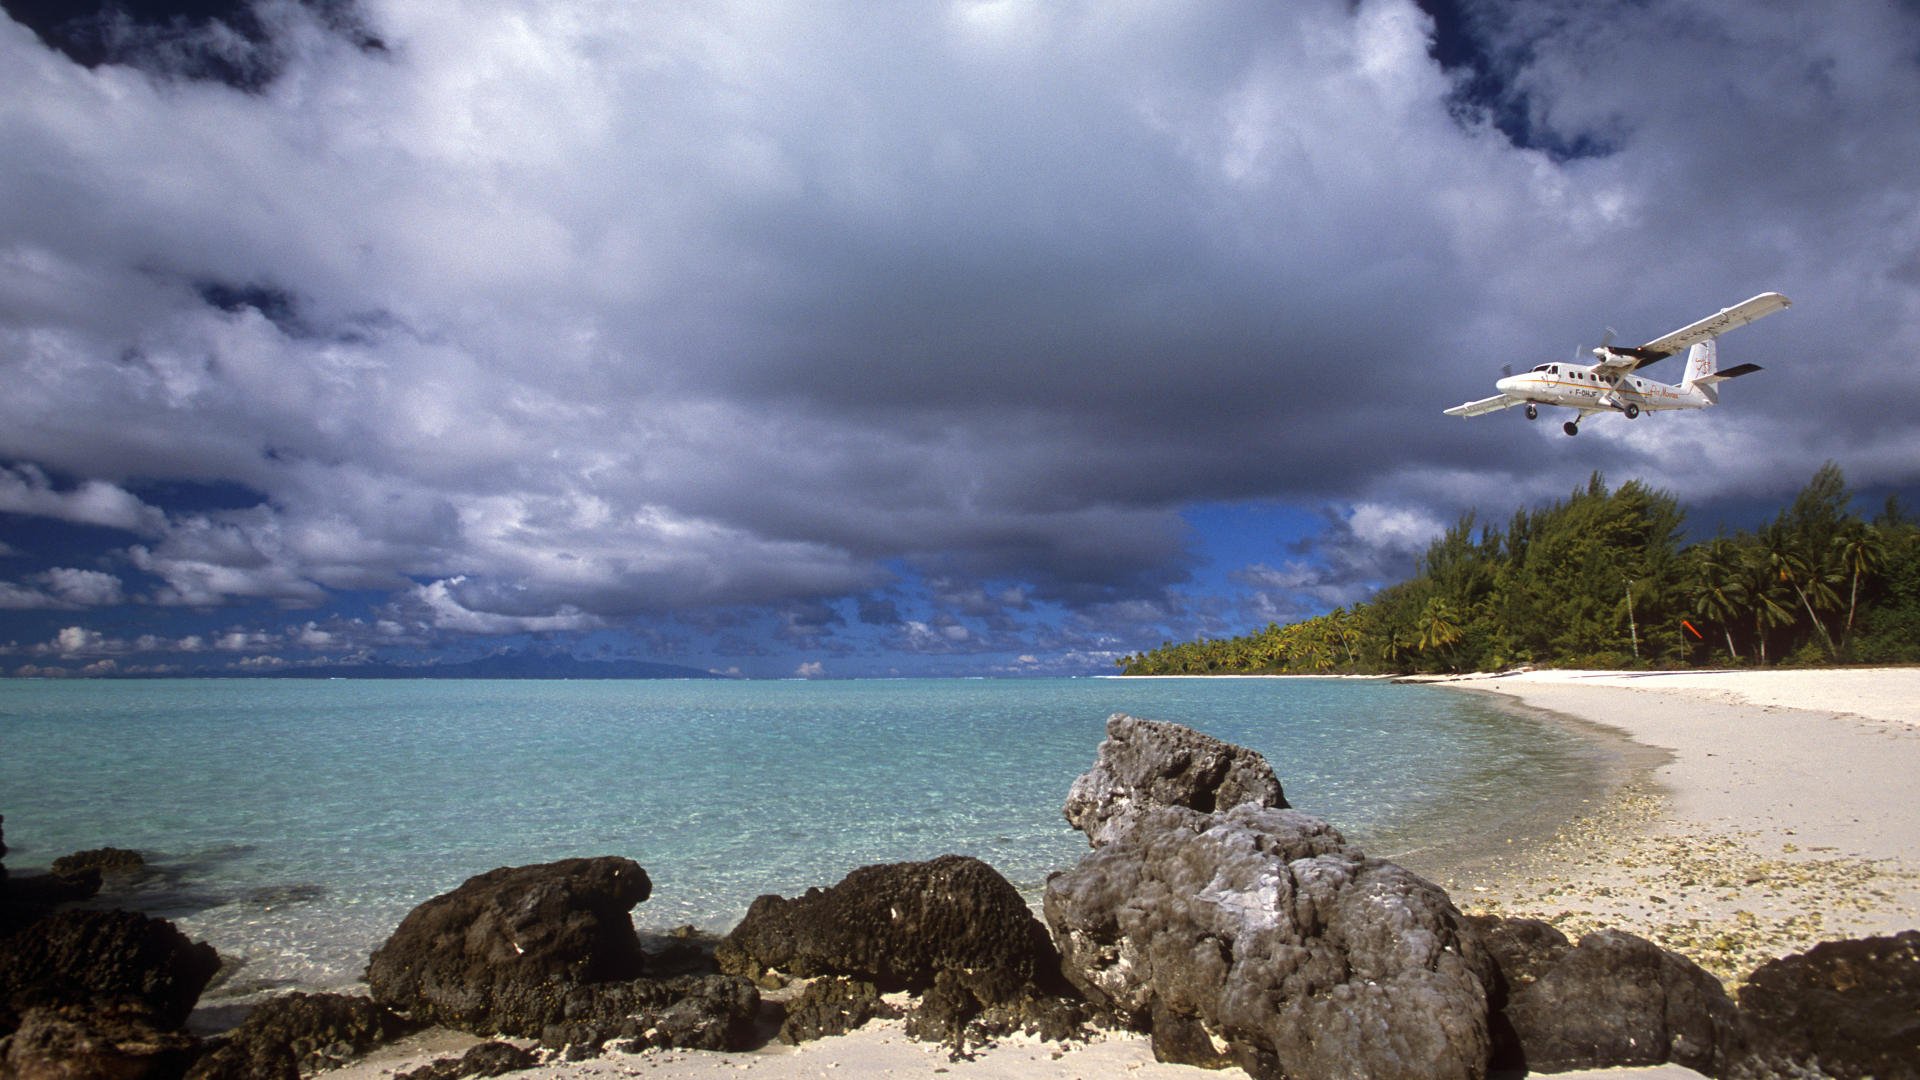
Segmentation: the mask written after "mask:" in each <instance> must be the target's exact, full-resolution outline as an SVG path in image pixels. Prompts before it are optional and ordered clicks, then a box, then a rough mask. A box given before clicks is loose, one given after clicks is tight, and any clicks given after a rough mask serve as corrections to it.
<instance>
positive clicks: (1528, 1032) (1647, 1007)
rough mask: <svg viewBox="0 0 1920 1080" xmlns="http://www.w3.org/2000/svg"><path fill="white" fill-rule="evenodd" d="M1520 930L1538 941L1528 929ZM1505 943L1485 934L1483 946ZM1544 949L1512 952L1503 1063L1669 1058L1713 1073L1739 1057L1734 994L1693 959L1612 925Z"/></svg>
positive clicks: (1559, 1066)
mask: <svg viewBox="0 0 1920 1080" xmlns="http://www.w3.org/2000/svg"><path fill="white" fill-rule="evenodd" d="M1523 936H1526V937H1528V938H1530V939H1531V940H1532V941H1534V942H1538V941H1539V940H1540V936H1539V935H1537V934H1536V933H1534V932H1533V931H1531V930H1527V931H1525V932H1524V934H1523ZM1562 940H1563V941H1564V939H1562ZM1510 941H1511V939H1509V940H1508V941H1507V942H1503V941H1502V939H1501V937H1500V936H1499V935H1494V936H1493V938H1492V941H1491V942H1490V948H1493V949H1494V950H1496V956H1499V955H1500V954H1499V952H1498V950H1500V949H1502V948H1504V947H1505V945H1506V944H1510ZM1553 952H1554V950H1553V949H1552V947H1551V946H1550V945H1549V946H1548V947H1547V948H1545V949H1543V950H1540V951H1539V952H1538V953H1528V954H1526V955H1524V956H1522V957H1519V958H1517V959H1516V962H1515V965H1514V971H1516V972H1519V973H1521V975H1522V978H1520V979H1516V978H1513V977H1512V976H1511V975H1510V976H1509V980H1510V984H1509V986H1508V990H1507V1001H1506V1008H1505V1011H1504V1014H1505V1017H1506V1019H1507V1021H1509V1022H1510V1023H1511V1025H1512V1032H1513V1037H1514V1038H1515V1039H1516V1040H1517V1042H1518V1051H1519V1060H1518V1061H1513V1062H1511V1063H1512V1064H1514V1065H1517V1066H1520V1067H1524V1068H1526V1069H1529V1070H1532V1071H1535V1072H1565V1071H1567V1070H1569V1069H1597V1068H1611V1067H1614V1066H1632V1065H1659V1064H1664V1063H1668V1062H1671V1063H1673V1064H1676V1065H1684V1066H1686V1067H1687V1068H1690V1069H1694V1070H1696V1071H1698V1072H1702V1073H1706V1074H1707V1075H1709V1076H1720V1075H1723V1074H1724V1073H1725V1071H1726V1069H1727V1067H1728V1065H1729V1064H1730V1063H1731V1062H1732V1061H1733V1060H1734V1059H1735V1058H1736V1057H1737V1056H1738V1054H1739V1050H1740V1026H1739V1019H1738V1016H1737V1013H1736V1010H1735V1007H1734V1004H1733V1001H1732V999H1730V998H1728V997H1727V994H1726V991H1725V990H1723V989H1721V986H1720V981H1719V980H1718V979H1715V978H1714V977H1713V976H1712V975H1710V974H1708V973H1707V972H1706V971H1704V970H1702V969H1701V968H1700V967H1699V965H1697V964H1695V963H1694V962H1693V961H1691V960H1688V959H1687V958H1685V957H1683V956H1681V955H1679V954H1678V953H1671V952H1667V951H1666V950H1664V949H1662V948H1660V947H1659V946H1658V945H1655V944H1654V943H1653V942H1651V941H1648V940H1646V939H1645V938H1642V937H1637V936H1635V935H1633V934H1629V933H1626V932H1625V931H1621V930H1601V931H1598V932H1596V933H1592V934H1588V935H1586V936H1585V937H1583V938H1581V939H1580V944H1579V945H1577V946H1575V947H1572V948H1563V949H1560V950H1558V952H1557V955H1549V954H1551V953H1553ZM1503 962H1504V961H1503ZM1528 974H1530V975H1531V976H1532V977H1531V979H1530V980H1525V981H1523V979H1524V977H1525V976H1526V975H1528ZM1502 1063H1503V1064H1505V1063H1508V1062H1506V1061H1503V1062H1502Z"/></svg>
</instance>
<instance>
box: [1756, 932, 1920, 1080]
mask: <svg viewBox="0 0 1920 1080" xmlns="http://www.w3.org/2000/svg"><path fill="white" fill-rule="evenodd" d="M1740 1013H1741V1018H1742V1020H1743V1021H1744V1023H1745V1025H1746V1030H1747V1041H1748V1044H1749V1046H1750V1048H1751V1049H1750V1056H1749V1057H1748V1058H1747V1059H1745V1060H1744V1061H1742V1062H1741V1063H1740V1064H1739V1065H1738V1066H1737V1067H1736V1068H1735V1069H1734V1072H1733V1075H1735V1076H1739V1077H1754V1078H1759V1077H1771V1076H1799V1075H1822V1076H1835V1077H1855V1076H1873V1077H1880V1078H1882V1080H1886V1078H1889V1077H1916V1076H1920V930H1908V931H1906V932H1904V933H1900V934H1897V935H1893V936H1890V937H1871V938H1863V939H1855V940H1848V941H1831V942H1823V943H1822V944H1819V945H1816V946H1814V947H1813V948H1811V949H1809V950H1807V951H1806V952H1804V953H1797V954H1795V955H1792V956H1788V957H1783V958H1781V959H1779V960H1774V961H1771V962H1769V963H1766V964H1763V965H1761V966H1760V967H1759V968H1758V969H1756V970H1755V971H1754V972H1753V974H1752V975H1751V976H1750V977H1749V978H1748V979H1747V982H1746V985H1744V986H1742V987H1741V988H1740Z"/></svg>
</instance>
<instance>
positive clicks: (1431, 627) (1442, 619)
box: [1416, 596, 1461, 666]
mask: <svg viewBox="0 0 1920 1080" xmlns="http://www.w3.org/2000/svg"><path fill="white" fill-rule="evenodd" d="M1416 629H1417V630H1418V631H1419V634H1420V638H1419V642H1418V645H1419V648H1420V651H1421V652H1430V651H1433V650H1436V649H1444V648H1446V647H1448V646H1450V645H1452V644H1453V643H1454V642H1456V641H1459V640H1460V637H1461V630H1460V615H1459V613H1458V612H1456V611H1455V610H1454V608H1453V605H1452V604H1451V603H1449V602H1448V601H1447V600H1446V599H1445V598H1444V597H1439V596H1435V597H1430V598H1429V599H1428V600H1427V606H1426V607H1425V608H1423V609H1421V611H1420V623H1419V626H1418V627H1416ZM1449 666H1451V665H1449Z"/></svg>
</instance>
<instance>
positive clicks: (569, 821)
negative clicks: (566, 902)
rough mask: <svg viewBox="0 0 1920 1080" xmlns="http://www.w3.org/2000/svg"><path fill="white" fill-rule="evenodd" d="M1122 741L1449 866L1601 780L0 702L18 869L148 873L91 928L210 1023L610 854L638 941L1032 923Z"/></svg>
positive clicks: (1175, 691) (1583, 757)
mask: <svg viewBox="0 0 1920 1080" xmlns="http://www.w3.org/2000/svg"><path fill="white" fill-rule="evenodd" d="M1113 712H1128V713H1132V714H1134V715H1136V716H1142V717H1148V718H1152V719H1159V720H1172V721H1177V722H1179V723H1183V724H1187V725H1189V726H1192V727H1195V728H1198V729H1199V730H1201V731H1204V732H1206V733H1208V734H1210V735H1214V736H1216V737H1219V738H1222V739H1226V740H1228V741H1230V742H1236V743H1240V744H1243V745H1246V746H1251V747H1253V748H1255V749H1257V750H1259V751H1261V752H1262V753H1263V754H1265V755H1266V756H1267V758H1268V760H1269V761H1270V762H1272V764H1273V766H1274V769H1275V771H1276V772H1277V773H1278V775H1279V776H1280V779H1281V782H1282V784H1283V785H1284V787H1285V789H1286V794H1287V798H1288V800H1289V801H1290V802H1291V803H1292V804H1293V805H1294V806H1296V807H1299V808H1301V809H1303V810H1307V811H1309V812H1312V813H1315V814H1318V815H1320V816H1322V817H1324V818H1326V819H1327V820H1329V821H1331V822H1332V823H1334V824H1335V825H1336V826H1337V827H1339V828H1340V829H1341V830H1342V831H1343V832H1344V833H1345V834H1346V835H1347V837H1348V838H1349V839H1350V840H1352V841H1354V842H1356V843H1359V844H1360V845H1362V846H1363V847H1365V848H1366V849H1367V850H1368V851H1369V852H1370V853H1373V854H1379V855H1384V856H1388V857H1393V856H1395V855H1399V854H1402V853H1408V852H1422V851H1432V850H1435V849H1443V848H1445V847H1446V846H1447V845H1448V844H1450V843H1455V842H1456V841H1458V840H1459V839H1460V838H1462V837H1464V836H1470V835H1472V834H1473V833H1474V832H1475V831H1476V830H1484V829H1486V828H1487V827H1488V826H1487V825H1486V822H1487V820H1488V819H1489V815H1492V814H1494V813H1495V812H1496V811H1498V810H1502V809H1510V808H1511V807H1512V806H1513V805H1514V804H1515V799H1516V793H1526V792H1538V791H1545V790H1551V789H1564V788H1566V787H1567V786H1568V785H1572V784H1578V783H1580V782H1581V781H1582V778H1583V777H1588V776H1590V775H1591V774H1592V772H1593V770H1594V768H1595V763H1594V760H1593V756H1594V754H1595V753H1596V751H1595V750H1594V749H1593V747H1592V745H1591V744H1589V743H1587V742H1586V741H1585V740H1583V739H1582V738H1581V737H1579V736H1578V735H1576V734H1573V733H1571V732H1568V731H1566V730H1564V729H1562V728H1560V727H1557V726H1554V725H1548V724H1542V723H1540V722H1538V721H1536V720H1533V719H1529V718H1528V717H1526V716H1524V715H1520V714H1516V713H1513V712H1508V711H1503V710H1502V709H1501V708H1500V707H1499V706H1497V705H1496V704H1494V703H1493V702H1491V701H1490V700H1487V699H1483V698H1481V697H1479V696H1477V695H1468V694H1461V693H1456V692H1452V691H1448V690H1443V689H1438V688H1433V687H1423V686H1409V685H1400V684H1393V683H1387V682H1381V681H1367V680H1323V679H1008V680H958V679H942V680H902V681H845V682H841V681H816V682H746V681H712V682H708V681H684V682H683V681H608V682H595V681H578V682H569V681H499V682H492V681H343V680H332V681H309V680H238V679H235V680H152V681H139V680H82V681H38V680H17V679H16V680H3V681H0V748H3V749H0V814H3V815H5V834H6V843H7V845H8V847H9V848H10V849H11V850H10V852H9V854H8V855H7V857H6V863H7V866H8V867H9V868H10V869H11V870H13V871H14V872H15V873H19V872H22V871H29V870H32V869H35V868H43V867H45V866H46V865H47V864H48V863H50V862H51V861H52V860H53V859H54V858H56V857H57V856H59V855H62V854H66V853H68V852H72V851H77V850H82V849H86V848H94V847H102V846H114V847H127V848H134V849H137V850H139V851H141V852H142V853H144V854H146V855H147V857H148V859H149V860H150V862H151V863H153V864H154V866H155V867H156V868H157V869H158V871H159V873H158V875H157V876H155V877H152V878H150V879H148V880H146V881H144V882H141V883H138V884H135V885H131V886H122V887H119V889H118V891H117V892H110V893H109V894H108V895H106V896H105V897H104V898H103V902H105V903H113V904H117V905H122V906H137V907H141V908H143V909H144V910H148V911H150V912H152V913H155V914H159V915H164V916H166V917H168V918H171V919H173V920H174V921H175V922H176V923H178V924H179V925H180V926H181V927H182V928H183V929H184V930H186V931H187V932H188V933H189V934H191V935H192V936H194V937H196V938H200V939H204V940H207V941H210V942H212V943H213V944H214V945H215V946H216V947H217V948H218V949H219V950H220V952H221V954H222V955H223V956H225V957H228V958H229V959H230V960H231V961H236V962H235V963H233V964H232V965H231V972H230V974H228V975H226V976H224V977H223V982H222V983H221V984H219V985H218V986H217V987H216V988H215V989H214V990H213V991H210V995H209V996H210V997H212V998H218V997H220V996H221V995H226V996H228V997H240V996H244V995H248V994H253V993H258V992H261V991H264V990H271V989H278V988H283V987H299V988H304V989H313V988H338V987H343V986H347V985H350V984H352V983H354V982H355V981H357V980H358V978H359V975H360V972H361V970H362V969H363V968H364V966H365V963H366V958H367V954H368V953H369V952H370V951H371V950H372V949H373V948H374V947H375V946H377V945H378V944H379V943H380V942H381V941H383V940H385V938H386V935H387V934H388V933H390V932H391V931H392V929H393V927H394V926H395V925H397V924H398V922H399V921H400V919H401V918H402V917H403V916H404V915H405V914H406V913H407V911H409V910H410V909H411V908H412V907H413V906H414V905H416V904H418V903H420V902H421V901H423V900H425V899H427V898H428V897H431V896H434V895H436V894H438V893H441V892H445V891H446V890H448V889H451V888H453V887H454V886H456V885H458V884H459V883H460V882H461V881H463V880H465V879H466V878H468V877H470V876H472V875H474V874H478V873H482V872H484V871H486V870H490V869H492V868H494V867H498V866H509V865H518V864H523V863H534V862H546V861H550V860H554V859H560V858H567V857H572V856H580V855H625V856H628V857H630V858H633V859H635V860H637V861H638V862H639V863H640V864H641V865H642V866H643V867H645V868H646V870H647V873H648V875H649V876H650V877H651V878H652V880H653V896H652V898H651V899H649V900H648V901H646V902H645V903H643V904H642V905H640V907H638V908H636V909H635V911H634V921H635V923H636V924H638V925H639V926H641V927H642V928H643V929H648V928H651V929H666V928H669V927H674V926H679V925H683V924H689V923H690V924H693V925H695V926H698V927H700V928H701V929H703V930H710V931H716V932H724V931H725V930H726V929H728V928H729V927H731V926H732V925H733V924H734V923H735V922H737V921H738V919H739V918H740V916H741V915H742V914H744V913H745V911H746V908H747V905H748V904H749V903H750V902H751V901H752V900H753V898H754V897H755V896H757V895H759V894H761V893H766V892H774V893H780V894H783V895H794V894H797V893H799V892H802V891H804V890H805V889H807V888H808V887H810V886H814V885H830V884H832V883H834V882H836V881H838V880H839V879H840V878H841V877H843V876H844V875H845V874H846V873H847V872H848V871H850V870H853V869H855V868H856V867H859V866H864V865H867V864H871V863H877V862H895V861H901V860H909V859H928V858H932V857H934V856H937V855H941V854H944V853H948V852H958V853H962V854H968V855H974V856H977V857H979V858H981V859H984V860H986V861H987V862H989V863H991V864H993V865H994V866H995V867H996V868H998V869H999V870H1000V872H1001V873H1002V874H1004V875H1006V877H1007V878H1008V879H1009V880H1011V881H1012V882H1013V883H1014V884H1016V885H1017V886H1019V887H1020V889H1021V890H1022V891H1023V892H1024V893H1026V894H1027V895H1028V896H1029V897H1037V896H1038V895H1039V892H1040V889H1041V886H1042V885H1043V883H1044V882H1045V880H1046V876H1047V874H1048V873H1050V872H1052V871H1055V870H1059V869H1064V868H1065V867H1068V866H1070V865H1072V864H1073V862H1074V861H1075V860H1076V859H1078V858H1079V856H1080V855H1081V854H1082V853H1083V852H1084V850H1085V841H1084V840H1083V838H1082V837H1081V836H1080V834H1078V833H1076V832H1073V831H1071V830H1070V829H1069V828H1068V827H1067V825H1066V822H1065V821H1064V819H1063V818H1062V816H1061V811H1060V807H1061V803H1062V801H1063V800H1064V799H1065V797H1066V793H1067V788H1068V787H1069V785H1071V784H1072V782H1073V779H1074V778H1075V777H1076V776H1078V775H1079V774H1080V773H1082V772H1084V771H1085V770H1086V769H1087V767H1088V766H1089V765H1090V764H1091V763H1092V761H1093V757H1094V752H1095V748H1096V747H1097V745H1098V744H1099V742H1100V740H1101V738H1102V737H1103V735H1104V724H1105V720H1106V717H1107V716H1108V715H1109V714H1110V713H1113Z"/></svg>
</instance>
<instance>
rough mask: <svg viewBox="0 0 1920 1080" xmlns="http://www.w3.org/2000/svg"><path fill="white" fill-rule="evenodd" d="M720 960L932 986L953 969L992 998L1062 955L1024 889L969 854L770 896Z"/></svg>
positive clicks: (1031, 981)
mask: <svg viewBox="0 0 1920 1080" xmlns="http://www.w3.org/2000/svg"><path fill="white" fill-rule="evenodd" d="M717 958H718V960H719V962H720V968H721V970H722V971H726V972H730V973H732V974H736V975H741V976H744V977H747V978H757V977H759V976H760V975H761V974H762V973H763V972H765V971H766V970H767V969H777V970H779V971H782V972H785V973H787V974H789V975H794V976H800V977H803V978H805V977H812V976H818V975H846V976H849V977H852V978H855V979H863V980H866V981H868V982H872V983H874V984H875V985H876V986H878V987H880V988H881V989H882V990H902V989H906V990H925V989H928V988H930V987H931V986H932V985H933V982H934V979H935V978H936V977H937V976H938V975H939V974H940V973H941V972H943V971H944V972H952V973H953V974H954V975H955V976H956V977H957V978H959V979H960V980H961V981H962V983H963V984H964V985H965V986H966V987H967V989H968V990H969V992H971V993H972V994H973V995H974V996H975V997H976V998H977V999H979V1000H980V1001H982V1002H989V1003H990V1002H996V1001H1005V1000H1011V999H1013V998H1016V997H1018V996H1020V995H1021V994H1023V993H1026V992H1027V991H1028V989H1029V988H1030V987H1032V986H1034V985H1036V984H1037V983H1040V982H1043V981H1045V980H1046V979H1047V978H1048V977H1049V976H1050V975H1051V974H1052V972H1053V971H1054V970H1056V967H1055V965H1056V964H1057V962H1058V961H1057V957H1056V956H1055V954H1054V952H1053V948H1052V946H1051V945H1050V944H1049V943H1048V941H1047V933H1046V928H1045V927H1043V926H1041V925H1040V923H1039V921H1038V920H1036V919H1035V918H1034V917H1033V912H1032V911H1031V910H1030V909H1029V908H1028V907H1027V903H1026V901H1025V900H1024V899H1022V898H1021V896H1020V892H1019V890H1017V889H1015V888H1014V887H1013V885H1012V884H1011V883H1009V882H1008V881H1007V879H1006V878H1004V877H1001V876H1000V874H999V872H998V871H996V870H994V869H993V868H992V867H991V866H988V865H987V864H986V863H983V862H981V861H980V860H978V859H975V858H970V857H967V856H962V855H943V856H941V857H939V858H937V859H933V860H931V861H928V862H909V863H889V864H885V865H880V866H866V867H862V868H860V869H858V870H855V871H854V872H852V873H851V874H848V875H847V876H846V878H845V879H843V880H842V881H841V882H840V883H839V884H838V885H835V886H834V887H832V888H830V889H809V890H807V892H806V894H805V895H804V896H800V897H796V898H794V899H791V900H788V899H782V898H781V897H778V896H762V897H760V898H759V899H757V900H755V901H754V902H753V905H752V907H750V908H749V909H748V910H747V916H746V918H745V919H743V920H742V921H741V923H740V925H739V926H737V927H735V928H734V930H733V932H732V933H731V934H728V935H727V937H726V940H724V941H722V942H721V944H720V949H719V953H718V957H717Z"/></svg>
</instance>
